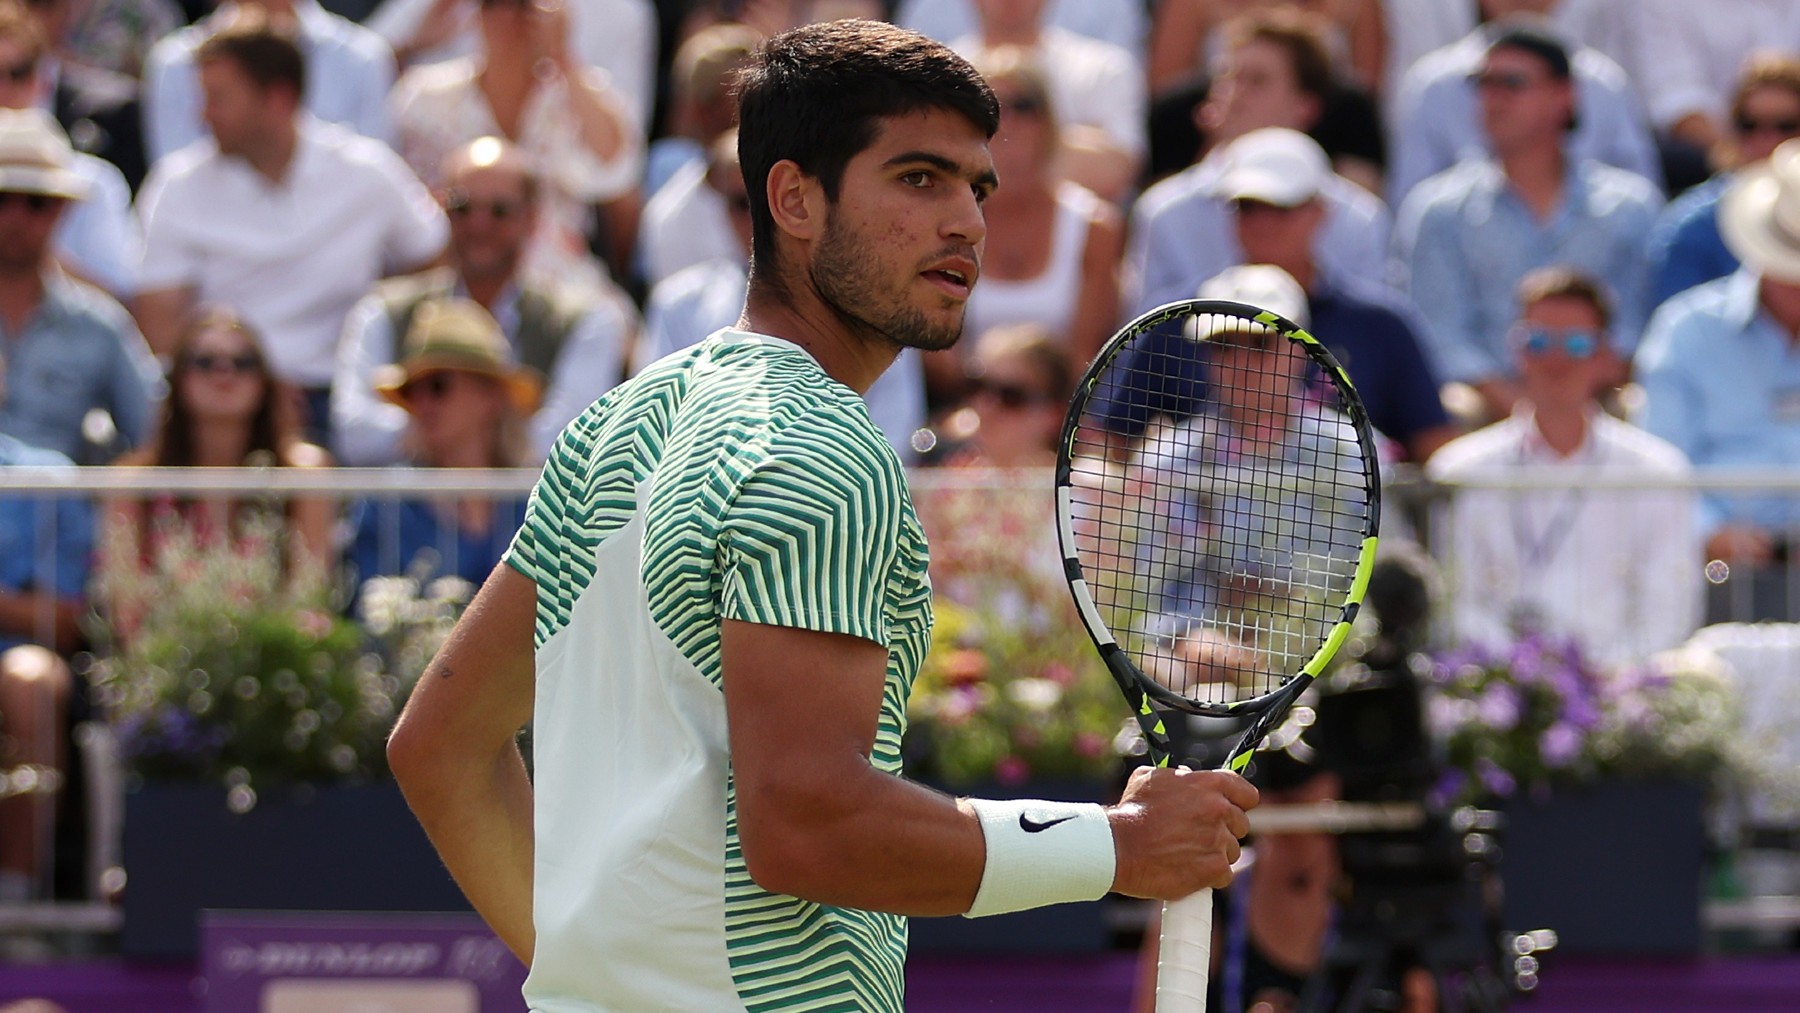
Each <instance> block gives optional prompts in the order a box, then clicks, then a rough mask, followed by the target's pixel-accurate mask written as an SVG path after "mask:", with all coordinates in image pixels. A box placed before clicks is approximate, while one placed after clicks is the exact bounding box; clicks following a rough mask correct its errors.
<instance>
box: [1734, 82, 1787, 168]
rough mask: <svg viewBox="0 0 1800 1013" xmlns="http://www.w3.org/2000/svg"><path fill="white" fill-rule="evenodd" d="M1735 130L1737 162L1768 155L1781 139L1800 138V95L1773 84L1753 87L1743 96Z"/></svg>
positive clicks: (1758, 160)
mask: <svg viewBox="0 0 1800 1013" xmlns="http://www.w3.org/2000/svg"><path fill="white" fill-rule="evenodd" d="M1732 129H1733V132H1734V134H1735V135H1736V137H1737V145H1738V164H1740V165H1748V164H1749V163H1751V162H1760V161H1762V160H1763V159H1765V158H1768V157H1769V156H1770V155H1772V154H1774V153H1775V149H1776V148H1777V147H1780V146H1781V142H1782V141H1787V140H1792V139H1793V138H1795V137H1800V94H1795V93H1794V92H1792V91H1789V90H1788V89H1786V88H1783V87H1780V86H1779V85H1772V84H1767V85H1763V86H1762V87H1760V88H1753V89H1751V90H1750V91H1749V92H1748V93H1746V94H1745V95H1744V101H1743V104H1742V106H1741V108H1740V109H1739V110H1738V115H1737V117H1736V120H1735V122H1734V123H1733V124H1732Z"/></svg>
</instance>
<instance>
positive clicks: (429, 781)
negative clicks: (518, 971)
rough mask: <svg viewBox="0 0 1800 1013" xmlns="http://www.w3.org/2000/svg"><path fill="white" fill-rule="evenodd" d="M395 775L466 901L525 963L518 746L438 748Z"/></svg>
mask: <svg viewBox="0 0 1800 1013" xmlns="http://www.w3.org/2000/svg"><path fill="white" fill-rule="evenodd" d="M394 776H395V778H396V779H397V780H398V781H399V782H400V789H401V791H402V792H404V793H405V795H406V802H407V805H409V806H411V807H412V811H413V815H414V816H416V817H418V820H419V825H420V826H422V827H424V828H425V834H426V836H427V837H429V838H431V843H432V846H433V847H435V848H436V849H437V852H438V856H439V857H440V858H442V859H443V862H444V866H445V867H446V868H448V869H449V870H450V875H451V876H453V877H454V878H455V879H456V884H457V885H458V886H459V887H461V888H462V891H463V894H464V895H465V896H467V897H468V898H469V903H470V904H472V905H474V907H475V910H476V911H477V912H478V913H479V914H480V915H481V917H482V918H483V919H484V920H485V921H486V922H487V924H488V926H489V927H490V928H492V929H493V930H494V934H495V935H497V936H499V937H500V940H501V941H502V942H504V943H505V944H506V945H507V948H509V949H511V950H512V951H513V954H514V955H516V956H517V957H518V958H519V960H521V961H522V962H524V963H525V964H527V965H529V964H530V963H531V954H532V950H533V948H534V947H535V945H536V935H535V931H534V929H533V926H532V916H531V883H532V853H533V852H532V849H533V844H532V795H531V780H530V778H529V777H528V776H527V774H526V772H525V762H524V760H523V759H522V758H521V756H520V755H519V750H518V747H517V745H515V744H512V743H508V745H507V746H506V748H504V749H503V750H501V751H500V752H498V753H486V754H483V753H473V752H466V751H463V750H458V749H455V748H454V747H453V746H452V745H451V744H449V743H445V744H444V745H443V746H442V747H441V748H439V749H438V750H436V751H435V752H433V753H432V754H431V755H430V756H429V757H428V758H427V757H420V758H419V759H418V760H416V761H414V762H412V763H407V762H405V761H397V762H395V764H394Z"/></svg>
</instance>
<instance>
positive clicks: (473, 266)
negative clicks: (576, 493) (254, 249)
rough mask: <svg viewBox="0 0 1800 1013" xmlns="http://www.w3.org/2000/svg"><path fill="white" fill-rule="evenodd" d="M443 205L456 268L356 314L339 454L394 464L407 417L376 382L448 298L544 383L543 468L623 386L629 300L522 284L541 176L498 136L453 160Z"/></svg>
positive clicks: (349, 336) (537, 436) (536, 423)
mask: <svg viewBox="0 0 1800 1013" xmlns="http://www.w3.org/2000/svg"><path fill="white" fill-rule="evenodd" d="M444 183H445V185H444V189H443V190H442V191H440V194H439V197H440V199H441V200H442V201H443V203H444V207H445V210H446V211H447V212H448V213H449V217H450V263H449V264H448V265H447V266H445V267H441V268H434V269H432V270H429V271H425V272H423V273H421V274H415V275H409V276H407V277H404V278H393V279H389V280H388V281H384V282H382V283H381V284H380V285H379V286H377V287H376V290H375V291H374V293H372V294H371V295H369V296H366V297H364V298H363V300H362V301H361V302H358V303H357V304H356V306H355V308H353V309H352V310H351V311H350V316H349V318H348V320H347V321H346V323H345V325H344V338H343V342H342V344H341V345H340V346H339V348H338V363H337V374H336V377H335V379H334V380H333V382H332V394H331V398H332V403H331V419H332V445H333V449H335V450H336V451H337V453H338V456H339V457H340V458H341V459H342V460H343V462H344V463H345V464H349V465H355V466H359V467H361V466H368V465H378V464H392V463H394V462H395V461H398V460H399V459H400V449H401V448H400V441H401V436H402V434H403V433H404V432H405V430H406V428H407V425H408V418H409V416H408V414H407V412H406V409H405V408H404V407H403V406H401V405H397V404H394V403H392V402H391V401H389V400H387V399H384V398H381V397H380V396H379V395H378V394H377V392H376V390H375V387H374V381H375V374H376V372H377V371H378V370H379V369H380V368H381V367H383V366H385V365H387V364H388V363H391V362H393V361H394V359H395V356H396V353H397V352H398V348H397V346H398V345H399V340H398V339H399V337H400V336H402V335H404V334H406V333H407V330H408V328H409V326H410V324H411V321H412V318H413V315H414V313H415V312H416V311H417V310H418V309H419V308H420V307H421V306H423V305H424V304H426V303H427V302H430V301H435V300H439V299H443V298H445V297H447V296H452V295H454V296H460V297H463V298H467V299H471V300H473V301H474V302H476V303H477V304H479V305H480V306H481V308H482V309H483V310H485V311H487V312H488V313H489V314H490V315H491V316H493V317H494V319H495V320H496V321H498V322H499V325H500V328H501V330H502V332H503V333H504V334H505V336H506V340H507V346H508V355H509V356H510V357H511V359H512V360H513V361H516V362H519V363H521V364H523V365H525V366H526V367H528V368H530V369H533V370H535V371H536V372H537V373H538V374H539V375H540V376H544V377H548V378H549V379H548V390H547V391H546V393H545V396H544V398H543V402H542V404H541V406H540V407H539V408H538V409H537V411H536V412H535V413H534V414H533V415H532V416H531V418H530V421H529V424H528V427H527V430H528V431H527V450H528V453H527V457H526V459H527V460H528V461H531V462H541V461H542V460H543V459H544V457H545V455H546V454H548V453H549V452H550V444H551V442H552V441H554V440H555V439H556V437H557V434H559V433H561V432H562V428H563V426H565V425H567V424H568V423H569V421H570V420H571V419H573V418H574V417H575V416H576V415H578V414H580V413H581V411H582V410H583V409H585V408H586V407H587V406H588V405H589V404H591V403H593V400H594V399H595V398H597V397H599V396H600V395H601V394H604V393H605V392H606V391H607V390H609V389H611V388H612V386H613V385H614V384H616V383H618V382H619V379H620V377H621V376H623V374H624V370H625V362H626V353H627V351H628V350H629V346H630V345H631V342H632V339H633V337H634V336H635V331H636V317H637V313H636V310H634V309H633V308H632V307H631V304H630V302H629V301H628V300H627V299H625V297H624V295H623V294H622V293H620V294H617V295H615V296H614V297H613V298H610V299H598V298H594V297H593V296H592V295H590V294H587V293H569V292H565V291H562V290H558V289H556V288H550V287H544V286H540V285H538V284H536V283H534V282H532V281H530V280H529V279H526V278H523V277H521V274H520V266H521V264H522V263H523V261H524V258H525V249H526V245H527V243H528V242H529V240H530V238H531V236H532V234H533V233H534V232H535V230H536V221H535V219H536V217H537V202H538V199H539V196H540V190H539V184H538V177H537V175H536V173H535V172H533V171H532V167H531V160H530V159H529V158H528V157H527V156H526V155H525V153H524V152H523V151H521V150H520V149H519V148H518V147H517V146H515V145H513V144H510V143H508V142H506V141H502V140H500V139H498V138H494V137H486V138H482V139H480V140H478V141H475V142H473V143H470V144H467V145H464V146H463V147H462V148H460V149H458V150H457V151H455V152H454V153H452V154H451V156H450V159H449V163H448V165H447V166H446V167H445V170H444Z"/></svg>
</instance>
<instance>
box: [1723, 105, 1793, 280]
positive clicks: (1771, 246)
mask: <svg viewBox="0 0 1800 1013" xmlns="http://www.w3.org/2000/svg"><path fill="white" fill-rule="evenodd" d="M1719 233H1720V235H1721V236H1723V237H1724V239H1725V245H1726V247H1728V248H1729V249H1730V250H1731V252H1732V253H1733V254H1736V255H1737V258H1738V259H1739V260H1741V261H1743V262H1744V264H1745V266H1747V267H1749V268H1750V269H1751V270H1753V271H1755V272H1756V273H1757V274H1760V275H1764V276H1766V277H1769V278H1773V279H1775V280H1776V281H1784V282H1790V283H1793V284H1800V140H1793V141H1784V142H1782V145H1781V147H1779V148H1776V149H1775V153H1774V154H1772V155H1770V156H1769V158H1768V161H1766V162H1761V163H1758V164H1756V165H1750V166H1746V167H1744V168H1742V169H1739V170H1738V173H1737V176H1736V178H1734V179H1733V180H1732V181H1731V185H1730V186H1727V187H1726V188H1725V193H1724V195H1723V196H1722V197H1720V198H1719Z"/></svg>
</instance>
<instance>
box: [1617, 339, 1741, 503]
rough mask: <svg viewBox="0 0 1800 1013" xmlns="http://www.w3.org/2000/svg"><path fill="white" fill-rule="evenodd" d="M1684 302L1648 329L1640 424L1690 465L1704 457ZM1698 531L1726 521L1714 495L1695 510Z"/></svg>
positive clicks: (1641, 352)
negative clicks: (1689, 355) (1686, 352)
mask: <svg viewBox="0 0 1800 1013" xmlns="http://www.w3.org/2000/svg"><path fill="white" fill-rule="evenodd" d="M1687 320H1688V317H1687V313H1686V311H1685V310H1684V309H1683V308H1682V307H1681V305H1680V304H1671V305H1667V306H1664V307H1663V308H1662V309H1660V310H1658V311H1657V312H1656V314H1655V315H1654V316H1652V317H1651V318H1650V324H1649V326H1648V327H1646V328H1645V329H1644V340H1643V343H1642V344H1641V345H1640V346H1639V347H1638V351H1637V356H1636V358H1635V360H1634V361H1635V363H1636V366H1637V377H1638V384H1639V385H1640V386H1641V387H1642V388H1643V391H1644V400H1643V410H1642V412H1641V413H1640V416H1639V418H1638V419H1637V420H1636V421H1637V422H1638V424H1639V425H1641V426H1643V428H1644V430H1645V431H1646V432H1648V433H1650V434H1651V435H1652V436H1660V437H1662V438H1663V439H1664V440H1667V441H1668V442H1669V443H1672V444H1674V445H1675V449H1677V450H1679V451H1681V453H1682V456H1683V457H1686V458H1687V459H1688V460H1689V461H1696V460H1699V459H1700V449H1701V448H1700V439H1701V433H1700V391H1699V389H1698V387H1697V385H1696V383H1695V381H1694V363H1692V362H1688V361H1686V355H1685V349H1686V347H1687V346H1688V345H1689V344H1690V340H1689V338H1690V335H1689V334H1688V331H1689V330H1690V329H1691V328H1690V327H1689V325H1688V322H1687ZM1696 517H1697V520H1696V527H1697V528H1698V530H1699V531H1700V532H1702V533H1710V532H1711V531H1713V530H1714V529H1715V528H1717V527H1718V526H1719V525H1720V524H1723V523H1724V522H1725V517H1726V514H1725V510H1724V507H1723V505H1722V504H1721V503H1720V502H1719V500H1718V498H1717V497H1716V496H1704V497H1702V498H1701V501H1700V505H1699V507H1698V509H1697V511H1696Z"/></svg>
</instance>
